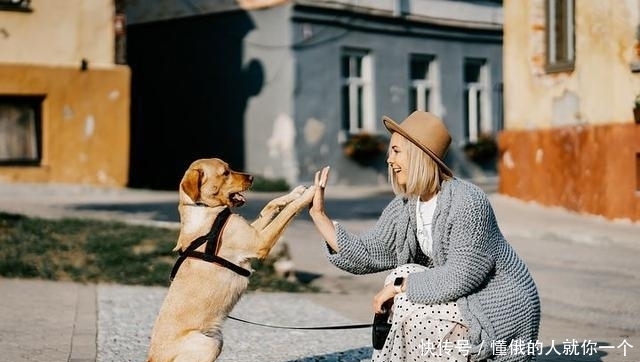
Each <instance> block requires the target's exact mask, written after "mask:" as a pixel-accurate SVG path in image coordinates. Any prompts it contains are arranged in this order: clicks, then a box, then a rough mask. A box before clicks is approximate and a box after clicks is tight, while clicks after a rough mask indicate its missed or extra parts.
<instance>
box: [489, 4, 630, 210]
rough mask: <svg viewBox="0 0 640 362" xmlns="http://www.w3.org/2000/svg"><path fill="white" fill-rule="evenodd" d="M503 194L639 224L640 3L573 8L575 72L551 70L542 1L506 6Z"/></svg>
mask: <svg viewBox="0 0 640 362" xmlns="http://www.w3.org/2000/svg"><path fill="white" fill-rule="evenodd" d="M503 4H504V64H503V66H504V100H505V103H504V104H505V110H504V111H505V130H504V131H503V132H502V133H501V134H500V136H499V147H500V155H501V157H500V161H499V165H498V167H499V172H500V185H499V190H500V192H502V193H504V194H507V195H510V196H514V197H517V198H521V199H525V200H532V201H537V202H540V203H542V204H546V205H554V206H562V207H565V208H568V209H571V210H575V211H578V212H584V213H592V214H597V215H603V216H605V217H607V218H625V219H631V220H640V170H638V168H639V167H640V161H639V160H640V125H638V124H635V123H634V119H633V110H632V109H633V104H634V99H635V97H636V95H637V94H639V93H640V73H632V71H631V68H630V65H631V64H632V62H635V61H638V54H637V53H636V44H637V39H636V27H637V25H638V22H639V16H638V9H639V8H640V3H639V2H638V0H622V1H600V0H576V1H575V68H574V70H573V71H569V72H560V73H547V72H546V70H545V34H546V28H545V27H546V25H545V4H546V1H544V0H505V1H504V2H503Z"/></svg>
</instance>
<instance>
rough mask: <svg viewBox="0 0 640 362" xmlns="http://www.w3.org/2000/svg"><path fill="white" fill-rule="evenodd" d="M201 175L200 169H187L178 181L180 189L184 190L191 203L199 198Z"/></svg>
mask: <svg viewBox="0 0 640 362" xmlns="http://www.w3.org/2000/svg"><path fill="white" fill-rule="evenodd" d="M201 177H202V170H200V169H189V170H187V172H185V174H184V177H182V182H180V190H181V191H182V192H184V193H185V194H186V195H187V196H189V198H190V199H191V201H193V203H196V202H198V200H199V199H200V178H201Z"/></svg>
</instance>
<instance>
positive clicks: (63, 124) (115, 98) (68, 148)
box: [0, 64, 130, 186]
mask: <svg viewBox="0 0 640 362" xmlns="http://www.w3.org/2000/svg"><path fill="white" fill-rule="evenodd" d="M129 79H130V74H129V68H128V67H120V66H118V67H116V66H114V67H112V68H110V69H106V68H105V69H95V70H88V71H85V72H82V71H80V70H79V69H76V68H67V67H44V66H28V65H8V64H0V95H3V94H4V95H44V96H45V99H44V102H43V104H42V162H41V165H40V166H20V167H18V166H0V180H2V181H30V182H63V183H87V184H97V185H110V186H125V185H126V184H127V181H128V168H129V99H130V97H129V83H130V82H129Z"/></svg>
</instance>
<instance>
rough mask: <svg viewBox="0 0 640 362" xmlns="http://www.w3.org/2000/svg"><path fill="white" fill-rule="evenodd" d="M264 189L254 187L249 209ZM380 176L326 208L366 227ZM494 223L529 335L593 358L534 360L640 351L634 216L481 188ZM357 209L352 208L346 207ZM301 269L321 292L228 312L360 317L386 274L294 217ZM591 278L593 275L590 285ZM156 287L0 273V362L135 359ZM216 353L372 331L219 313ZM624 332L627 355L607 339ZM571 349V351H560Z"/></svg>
mask: <svg viewBox="0 0 640 362" xmlns="http://www.w3.org/2000/svg"><path fill="white" fill-rule="evenodd" d="M274 195H275V194H265V193H251V194H248V195H247V199H248V200H249V201H248V205H247V206H246V207H245V208H243V209H245V210H244V212H246V213H248V214H249V215H251V214H253V215H255V212H256V210H257V209H258V208H259V207H261V206H262V205H264V202H266V201H267V200H268V199H270V198H272V197H273V196H274ZM391 196H392V195H391V193H390V190H389V189H388V188H384V187H379V188H344V187H342V188H341V187H334V188H329V189H328V190H327V199H328V207H329V206H331V207H332V208H333V209H332V210H334V215H337V216H339V217H338V219H339V221H340V222H342V223H344V224H345V226H346V227H347V228H348V229H349V230H351V231H354V232H358V231H361V230H364V229H366V228H367V227H370V226H371V225H372V224H373V223H374V222H375V216H374V215H376V213H379V211H380V210H381V207H383V206H384V205H385V204H386V202H387V201H388V199H390V197H391ZM490 201H491V203H492V205H493V206H494V209H495V212H496V215H497V218H498V221H499V225H500V227H501V229H502V231H503V233H504V234H505V236H507V238H508V239H509V241H510V242H511V243H512V244H513V245H514V247H515V248H516V249H517V250H518V252H519V253H520V254H521V255H522V256H523V258H524V259H525V260H526V261H527V263H528V264H529V266H530V268H531V270H532V273H533V274H534V278H535V279H536V282H537V283H538V285H539V288H540V292H541V297H542V301H543V324H542V329H541V336H540V340H541V341H542V342H544V343H545V348H546V349H545V350H546V351H549V350H548V347H549V346H548V344H552V345H553V343H552V341H553V342H554V343H555V344H556V345H557V346H556V348H557V349H559V350H560V351H562V350H563V345H562V343H563V342H564V341H565V339H569V340H571V339H574V338H575V339H580V338H582V339H593V340H594V341H597V342H598V343H599V344H600V345H603V346H606V345H610V346H612V347H616V348H610V349H605V348H604V347H603V348H602V349H601V350H600V351H598V353H597V354H595V355H593V356H581V358H580V359H576V358H573V359H572V358H571V356H558V357H555V356H554V353H551V354H549V355H548V356H540V357H539V360H540V361H546V362H554V361H579V362H590V361H606V362H623V361H636V362H637V361H640V343H638V342H640V338H639V337H640V302H639V301H640V292H639V290H640V279H639V277H638V275H640V270H639V267H638V264H639V263H637V260H636V259H637V256H639V255H640V224H639V223H630V222H624V221H614V222H612V221H606V220H604V219H602V218H599V217H595V216H585V215H578V214H575V213H571V212H567V211H565V210H562V209H559V208H547V207H542V206H540V205H537V204H534V203H526V202H522V201H519V200H515V199H511V198H508V197H505V196H501V195H498V194H494V193H491V194H490ZM176 203H177V193H176V192H172V191H171V192H164V191H162V192H156V191H147V190H129V189H102V188H92V187H85V186H68V185H35V184H27V185H20V184H2V183H0V210H2V211H6V212H16V213H24V214H28V215H33V216H40V217H48V218H59V217H67V216H71V217H94V218H100V219H117V220H126V221H128V222H133V223H144V224H153V225H159V226H165V227H177V212H176V206H177V204H176ZM354 215H355V216H354ZM283 243H286V244H287V245H288V246H289V248H290V252H291V256H292V259H293V261H294V263H295V265H296V269H297V270H298V272H299V273H301V274H304V275H305V276H306V277H309V278H315V280H314V281H313V283H314V284H316V285H318V286H320V287H322V288H323V289H324V290H328V291H331V292H330V293H316V294H287V293H247V294H246V295H245V296H244V297H243V298H242V300H241V302H240V303H239V304H238V306H237V307H236V308H235V309H234V311H233V312H232V315H235V316H237V317H241V318H245V319H249V320H253V321H256V322H263V323H270V324H279V325H302V326H310V325H311V326H313V325H331V324H345V323H368V322H370V319H371V313H370V307H369V305H370V300H371V297H372V295H373V294H374V293H375V292H376V291H377V290H378V289H379V288H380V285H381V281H382V280H383V277H384V274H376V275H368V276H353V275H350V274H347V273H345V272H342V271H340V270H338V269H337V268H335V267H333V266H332V265H331V264H329V263H328V262H327V261H326V258H324V256H323V254H324V250H323V248H324V246H323V244H322V243H321V242H320V241H319V239H318V238H317V233H316V232H315V230H314V228H313V225H312V223H311V222H310V221H309V220H308V217H306V216H305V215H300V216H299V217H298V219H296V220H295V221H294V222H293V223H292V224H291V227H289V228H288V229H287V231H286V232H285V234H284V237H283ZM593 281H595V282H596V284H595V285H591V283H592V282H593ZM164 293H166V289H165V288H158V287H138V286H120V285H102V284H101V285H81V284H76V283H64V282H47V281H38V280H16V279H0V295H1V296H2V297H0V351H2V353H0V362H3V361H6V362H26V361H75V362H89V361H91V362H94V361H99V362H112V361H114V362H115V361H142V360H144V358H145V355H146V347H147V345H148V338H149V331H150V328H151V325H152V324H153V320H154V319H155V316H156V315H157V310H158V309H159V307H160V303H161V301H162V299H163V297H164ZM224 333H225V347H224V351H223V354H222V356H221V358H220V359H219V361H223V362H224V361H242V362H253V361H255V362H267V361H287V362H288V361H304V362H312V361H320V360H322V361H354V362H355V361H358V362H359V361H363V360H367V359H368V358H369V357H370V353H371V348H370V347H369V346H370V331H369V330H368V329H363V330H351V331H322V332H321V331H318V332H310V331H292V330H272V329H265V328H263V327H257V326H247V325H242V324H240V323H239V322H235V321H228V322H227V324H226V325H225V329H224ZM623 340H626V341H628V342H629V343H630V344H631V345H633V346H635V348H630V350H629V351H627V352H629V353H628V356H624V355H623V350H622V348H618V347H617V346H620V344H621V342H622V341H623ZM566 357H568V358H566Z"/></svg>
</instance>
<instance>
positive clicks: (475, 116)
mask: <svg viewBox="0 0 640 362" xmlns="http://www.w3.org/2000/svg"><path fill="white" fill-rule="evenodd" d="M464 62H465V64H464V66H465V68H466V67H467V63H468V62H471V63H476V64H480V71H479V72H478V79H477V81H475V82H467V83H465V97H467V102H466V106H467V109H466V111H467V112H466V114H467V120H466V122H467V131H468V132H467V133H468V141H469V142H477V141H478V138H479V136H480V135H481V134H489V133H492V132H493V122H492V120H491V87H490V84H491V79H490V74H489V64H488V62H487V61H486V60H485V59H477V58H473V59H471V58H467V59H465V60H464ZM478 102H480V104H479V107H478ZM478 108H479V109H480V111H479V112H478Z"/></svg>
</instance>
